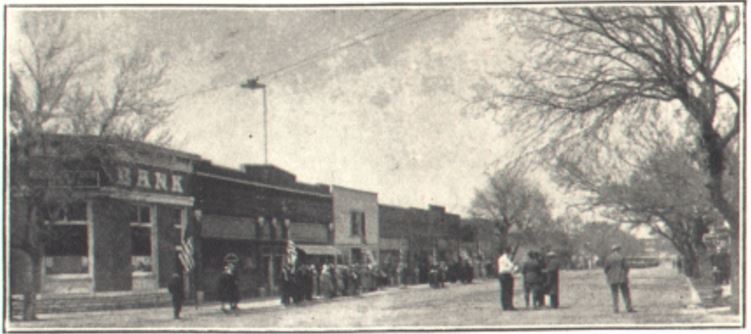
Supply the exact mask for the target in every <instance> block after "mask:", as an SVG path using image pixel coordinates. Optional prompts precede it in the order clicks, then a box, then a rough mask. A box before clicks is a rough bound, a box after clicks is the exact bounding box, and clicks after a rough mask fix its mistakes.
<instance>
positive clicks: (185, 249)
mask: <svg viewBox="0 0 751 334" xmlns="http://www.w3.org/2000/svg"><path fill="white" fill-rule="evenodd" d="M180 231H181V233H180V246H181V247H180V254H179V255H178V257H179V258H180V262H181V263H182V264H183V268H184V269H185V272H190V271H191V270H193V268H194V267H195V260H194V252H195V249H194V244H193V234H194V232H195V229H194V226H193V223H192V219H191V218H188V219H185V220H183V224H182V226H181V229H180Z"/></svg>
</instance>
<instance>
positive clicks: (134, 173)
mask: <svg viewBox="0 0 751 334" xmlns="http://www.w3.org/2000/svg"><path fill="white" fill-rule="evenodd" d="M115 177H116V179H115V184H116V185H118V186H121V187H127V188H135V189H137V190H144V191H154V192H168V193H173V194H184V193H185V186H186V185H185V175H184V174H179V173H176V172H172V171H168V170H156V169H153V168H149V167H142V166H117V167H116V175H115Z"/></svg>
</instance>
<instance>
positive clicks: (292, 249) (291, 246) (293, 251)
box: [287, 240, 297, 264]
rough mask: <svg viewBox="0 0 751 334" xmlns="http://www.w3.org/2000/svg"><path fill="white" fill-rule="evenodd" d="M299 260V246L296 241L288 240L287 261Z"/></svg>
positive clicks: (292, 262) (293, 262) (290, 262)
mask: <svg viewBox="0 0 751 334" xmlns="http://www.w3.org/2000/svg"><path fill="white" fill-rule="evenodd" d="M295 262H297V247H296V246H295V242H294V241H292V240H287V263H289V264H295Z"/></svg>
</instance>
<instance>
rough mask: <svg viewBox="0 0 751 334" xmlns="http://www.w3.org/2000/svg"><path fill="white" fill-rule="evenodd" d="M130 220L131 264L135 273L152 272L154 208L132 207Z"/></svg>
mask: <svg viewBox="0 0 751 334" xmlns="http://www.w3.org/2000/svg"><path fill="white" fill-rule="evenodd" d="M129 218H130V242H131V253H130V264H131V266H132V268H133V272H152V271H153V264H152V261H151V228H152V208H151V207H149V206H132V207H131V208H130V214H129Z"/></svg>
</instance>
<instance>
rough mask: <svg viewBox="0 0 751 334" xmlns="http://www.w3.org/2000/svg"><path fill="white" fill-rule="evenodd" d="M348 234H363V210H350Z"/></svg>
mask: <svg viewBox="0 0 751 334" xmlns="http://www.w3.org/2000/svg"><path fill="white" fill-rule="evenodd" d="M349 224H350V231H351V232H350V235H352V236H361V235H364V234H365V212H360V211H352V212H351V213H350V220H349Z"/></svg>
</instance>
